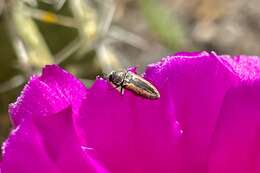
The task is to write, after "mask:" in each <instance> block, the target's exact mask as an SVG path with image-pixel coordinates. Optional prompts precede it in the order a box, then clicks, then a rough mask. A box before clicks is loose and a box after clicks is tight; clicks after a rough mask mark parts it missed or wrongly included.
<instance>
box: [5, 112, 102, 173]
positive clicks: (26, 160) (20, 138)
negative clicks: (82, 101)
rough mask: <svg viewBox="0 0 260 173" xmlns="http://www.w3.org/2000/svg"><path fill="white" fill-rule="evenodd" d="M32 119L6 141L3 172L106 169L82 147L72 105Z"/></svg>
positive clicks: (95, 170)
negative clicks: (74, 123)
mask: <svg viewBox="0 0 260 173" xmlns="http://www.w3.org/2000/svg"><path fill="white" fill-rule="evenodd" d="M29 120H30V119H29V118H28V119H26V120H24V121H23V122H22V123H21V124H20V125H19V126H18V127H17V130H16V132H15V133H13V135H12V136H11V137H9V139H8V140H7V142H6V143H5V147H4V150H3V152H4V158H3V164H4V167H3V170H2V171H3V173H10V172H16V173H30V172H45V173H46V172H60V173H71V172H77V173H80V172H82V173H84V172H89V173H91V172H93V173H96V172H98V173H103V172H106V171H105V170H104V169H103V168H102V167H101V166H100V165H99V164H97V163H96V162H95V161H94V159H92V158H90V156H88V154H87V152H85V151H84V150H82V148H81V145H80V143H79V141H78V139H77V134H76V133H75V131H74V127H73V121H72V112H71V109H70V108H68V109H65V110H64V111H62V112H59V113H58V114H54V115H48V116H45V117H37V118H36V119H34V122H33V121H29ZM18 132H19V133H18Z"/></svg>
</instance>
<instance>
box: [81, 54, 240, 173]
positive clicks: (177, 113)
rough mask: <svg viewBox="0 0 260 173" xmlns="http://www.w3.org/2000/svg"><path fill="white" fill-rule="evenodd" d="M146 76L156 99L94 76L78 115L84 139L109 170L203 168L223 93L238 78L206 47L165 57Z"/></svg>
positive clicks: (197, 169)
mask: <svg viewBox="0 0 260 173" xmlns="http://www.w3.org/2000/svg"><path fill="white" fill-rule="evenodd" d="M144 77H145V78H146V79H147V80H149V81H151V82H152V83H153V84H154V85H155V86H156V87H157V88H158V90H159V91H160V93H161V98H160V99H159V100H148V99H145V98H142V97H141V96H137V95H134V94H132V92H129V91H126V93H125V94H124V95H123V96H122V95H120V93H119V92H118V91H116V90H115V89H114V88H113V87H112V86H111V85H110V84H109V83H108V82H107V81H104V80H100V79H99V80H97V81H96V83H95V84H94V86H92V88H91V89H90V90H89V93H88V94H87V97H86V99H85V100H84V102H83V104H82V109H81V111H80V118H79V119H78V121H77V125H78V126H79V127H80V128H81V131H82V132H83V134H84V137H85V142H86V144H87V145H89V146H90V147H92V148H94V150H95V155H97V157H99V158H100V160H102V161H103V162H104V165H106V166H107V167H108V169H109V170H112V172H122V171H123V170H124V171H125V170H127V171H128V172H173V171H174V170H179V171H182V172H186V171H187V172H190V171H191V170H192V171H193V172H202V171H204V170H205V168H206V164H207V152H208V147H209V143H210V140H211V136H212V133H213V131H214V128H215V125H216V120H217V118H218V115H219V111H220V108H221V104H222V101H223V98H224V96H225V94H226V92H227V91H228V89H229V88H230V87H232V86H235V85H236V84H237V83H238V78H237V77H236V76H235V75H234V73H232V72H231V71H230V70H228V69H227V68H226V67H225V65H224V64H223V63H222V62H221V61H220V60H219V58H218V57H217V56H216V55H215V54H213V53H207V52H201V53H193V54H192V56H191V55H190V54H177V55H176V56H169V57H166V58H165V59H163V60H162V61H161V62H160V63H157V64H153V65H150V66H149V67H148V69H147V70H146V72H145V75H144ZM118 158H120V159H118Z"/></svg>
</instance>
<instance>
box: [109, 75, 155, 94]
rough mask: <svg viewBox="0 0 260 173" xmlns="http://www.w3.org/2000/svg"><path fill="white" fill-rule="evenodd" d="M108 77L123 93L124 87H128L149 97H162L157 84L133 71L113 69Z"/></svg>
mask: <svg viewBox="0 0 260 173" xmlns="http://www.w3.org/2000/svg"><path fill="white" fill-rule="evenodd" d="M106 79H107V80H108V81H109V82H111V83H112V84H114V85H115V86H116V88H118V87H120V91H121V93H123V89H128V90H130V91H132V92H134V93H135V94H137V95H140V96H142V97H145V98H148V99H158V98H160V93H159V91H158V90H157V89H156V88H155V86H153V85H152V84H151V83H150V82H148V81H147V80H145V79H144V78H142V77H141V76H139V75H137V74H134V73H133V72H131V71H126V70H119V71H112V72H111V73H109V74H108V75H107V77H106Z"/></svg>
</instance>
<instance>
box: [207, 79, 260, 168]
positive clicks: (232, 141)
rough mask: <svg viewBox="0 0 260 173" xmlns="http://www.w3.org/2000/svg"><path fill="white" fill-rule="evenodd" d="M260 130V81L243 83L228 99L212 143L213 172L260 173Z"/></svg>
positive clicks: (231, 91)
mask: <svg viewBox="0 0 260 173" xmlns="http://www.w3.org/2000/svg"><path fill="white" fill-rule="evenodd" d="M259 129H260V81H258V82H255V83H253V84H250V85H248V84H246V83H241V85H240V86H238V87H236V88H234V89H232V90H230V91H229V92H228V94H227V95H226V97H225V101H224V103H223V106H222V109H221V113H220V117H219V120H218V125H217V127H216V130H215V133H214V138H213V140H212V144H211V152H210V155H209V172H210V173H230V172H236V173H248V172H252V173H253V172H256V170H257V169H258V172H259V161H258V162H257V160H259V157H260V148H259V145H260V131H259ZM257 158H258V159H257Z"/></svg>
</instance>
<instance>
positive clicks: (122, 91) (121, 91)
mask: <svg viewBox="0 0 260 173" xmlns="http://www.w3.org/2000/svg"><path fill="white" fill-rule="evenodd" d="M124 91H125V90H124V87H122V86H121V88H120V93H121V94H122V95H124Z"/></svg>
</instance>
